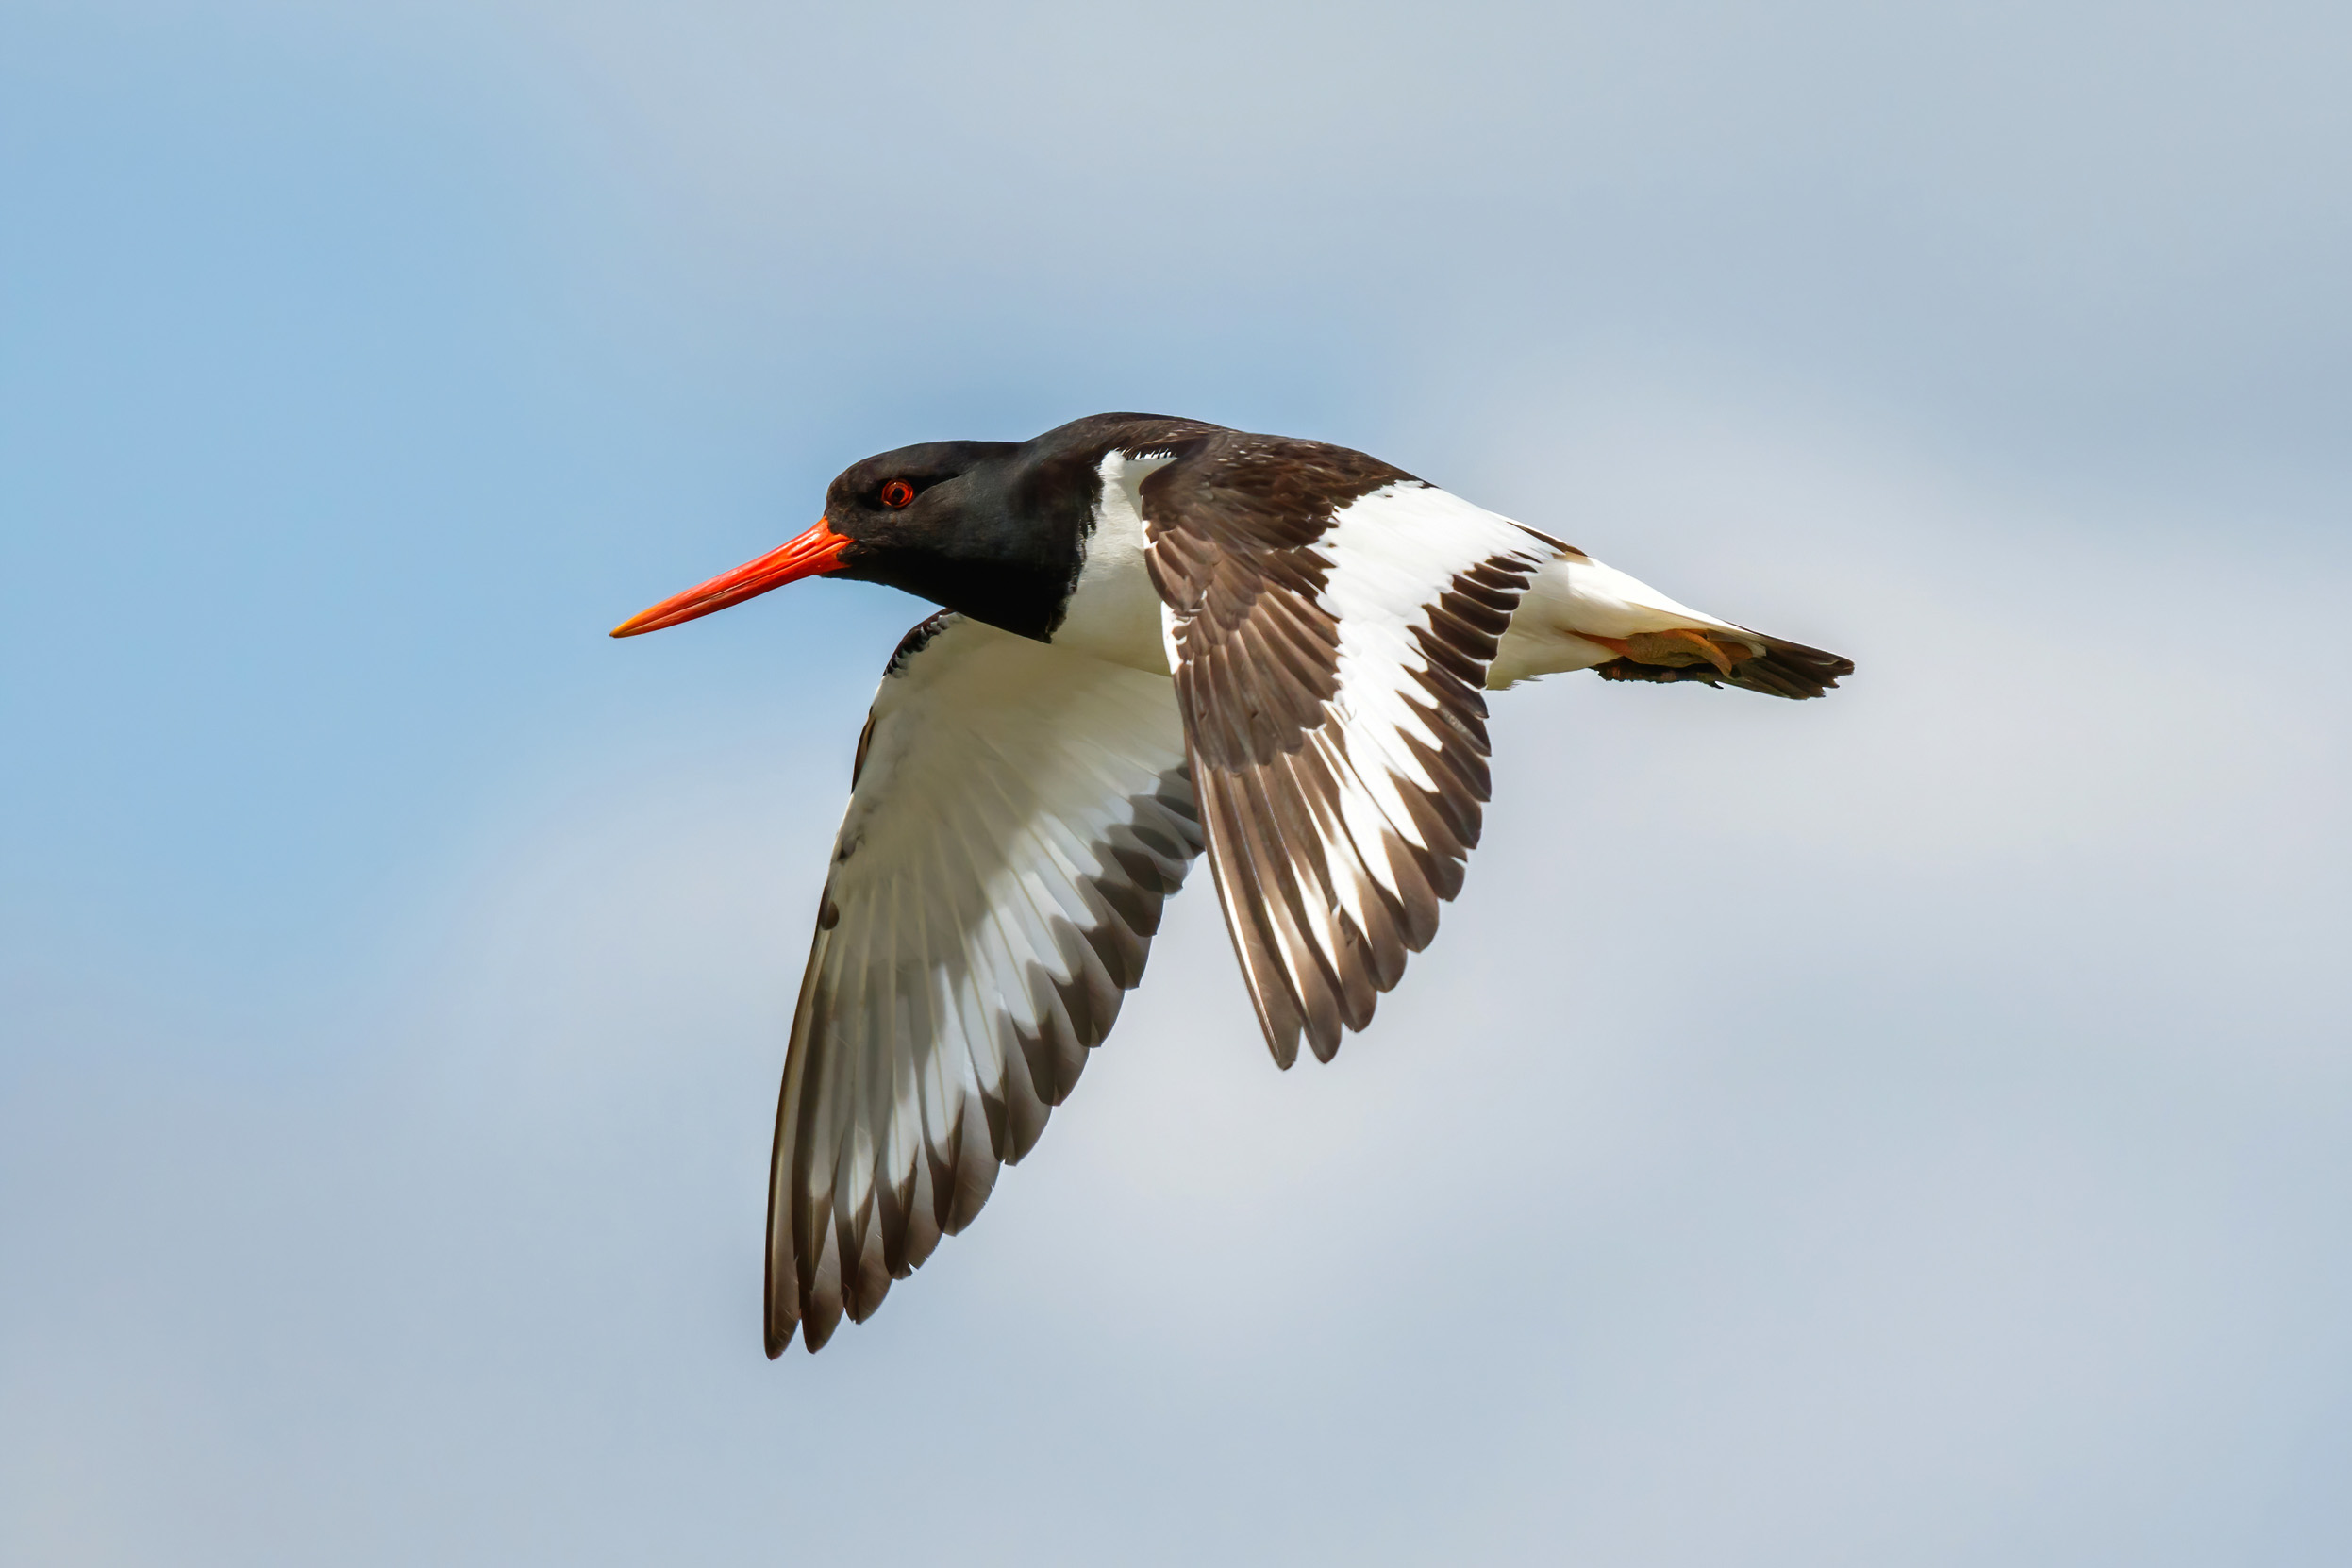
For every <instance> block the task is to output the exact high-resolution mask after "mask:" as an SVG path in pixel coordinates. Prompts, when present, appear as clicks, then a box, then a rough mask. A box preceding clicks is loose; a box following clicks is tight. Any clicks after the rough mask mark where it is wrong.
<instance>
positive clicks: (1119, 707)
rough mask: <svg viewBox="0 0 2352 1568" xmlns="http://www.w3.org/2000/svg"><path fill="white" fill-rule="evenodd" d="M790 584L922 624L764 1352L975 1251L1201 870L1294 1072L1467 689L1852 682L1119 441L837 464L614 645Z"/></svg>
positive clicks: (1382, 521)
mask: <svg viewBox="0 0 2352 1568" xmlns="http://www.w3.org/2000/svg"><path fill="white" fill-rule="evenodd" d="M809 576H835V577H847V578H851V579H853V580H857V581H862V582H879V583H888V584H890V585H891V586H892V587H894V588H900V589H904V590H905V591H907V592H909V593H912V594H914V595H916V596H917V597H919V598H923V599H926V600H928V601H930V602H931V603H933V604H936V605H939V606H941V607H942V609H941V610H940V612H939V613H937V614H935V615H933V616H931V617H930V618H929V619H927V620H926V621H924V622H923V623H922V624H921V625H920V626H916V627H915V628H914V629H913V630H912V631H910V632H909V633H908V634H907V637H906V640H905V641H904V642H901V643H900V644H899V645H898V650H897V652H895V653H894V654H892V656H891V660H890V664H889V666H888V668H886V669H885V670H884V672H883V676H882V684H881V689H880V690H879V691H878V692H876V695H875V699H874V709H873V712H872V715H871V716H870V717H869V718H868V719H867V720H866V726H865V732H864V734H863V735H861V736H860V737H859V742H858V752H857V762H856V765H855V769H854V772H853V773H852V776H851V783H850V799H849V811H848V815H847V818H846V820H844V821H843V823H842V829H841V836H840V838H839V839H838V840H837V841H836V842H835V844H834V848H833V859H832V864H831V867H830V871H829V874H828V876H826V885H825V892H824V894H823V897H822V899H821V900H820V903H819V906H818V911H817V930H816V941H815V945H814V948H813V950H812V951H811V952H810V953H809V969H808V974H807V976H806V978H805V979H804V980H803V981H802V983H801V989H800V1001H799V1006H798V1008H797V1009H796V1011H795V1013H794V1015H793V1019H792V1043H791V1045H790V1048H789V1050H788V1053H787V1055H786V1058H785V1065H784V1090H783V1097H782V1102H781V1104H780V1105H779V1106H778V1108H777V1111H776V1150H775V1163H774V1165H773V1167H772V1171H771V1176H770V1184H769V1199H768V1254H767V1309H766V1328H767V1349H768V1354H769V1355H770V1356H776V1355H778V1354H780V1353H781V1352H782V1351H783V1349H784V1347H785V1346H786V1345H788V1344H790V1343H792V1335H793V1332H794V1330H795V1328H797V1330H798V1332H799V1334H800V1337H801V1339H802V1342H803V1343H806V1344H807V1345H808V1347H809V1349H810V1350H815V1349H817V1348H818V1347H819V1346H821V1345H823V1344H824V1343H825V1342H826V1340H827V1339H828V1338H830V1337H831V1335H832V1333H833V1331H834V1329H835V1328H836V1327H837V1326H839V1324H840V1322H841V1319H842V1314H843V1313H844V1312H845V1313H847V1314H848V1315H849V1316H850V1318H852V1319H853V1320H856V1321H860V1322H862V1321H863V1320H864V1319H865V1318H866V1317H867V1316H868V1315H869V1314H870V1313H872V1312H873V1311H874V1309H876V1307H878V1306H879V1305H880V1304H881V1301H882V1297H883V1295H884V1294H885V1293H887V1292H888V1291H889V1290H890V1286H891V1281H892V1280H893V1279H898V1278H903V1277H905V1276H906V1275H907V1274H908V1273H909V1271H911V1270H913V1269H914V1268H916V1267H917V1266H918V1265H920V1264H921V1263H922V1262H923V1260H924V1259H926V1258H927V1257H929V1256H930V1253H931V1250H932V1248H934V1247H935V1246H937V1245H938V1244H939V1241H940V1238H941V1237H942V1236H944V1235H952V1234H953V1233H955V1232H957V1231H959V1230H961V1229H962V1228H963V1227H964V1226H967V1225H969V1224H970V1223H971V1222H972V1218H973V1216H974V1215H975V1214H976V1213H978V1212H979V1209H980V1206H981V1204H983V1203H984V1202H986V1201H987V1199H988V1194H989V1191H990V1189H991V1188H992V1187H993V1185H994V1183H995V1180H996V1172H997V1168H998V1166H999V1165H1000V1164H1009V1163H1011V1162H1013V1161H1015V1160H1018V1159H1021V1158H1022V1156H1024V1155H1025V1154H1026V1153H1027V1152H1028V1151H1029V1150H1030V1148H1031V1147H1033V1146H1034V1145H1035V1144H1036V1143H1037V1140H1038V1136H1039V1134H1040V1133H1042V1132H1043V1130H1044V1127H1045V1119H1046V1116H1047V1113H1048V1111H1049V1110H1050V1109H1051V1108H1052V1107H1054V1106H1057V1105H1059V1104H1060V1103H1061V1102H1062V1100H1063V1098H1064V1097H1065V1096H1067V1095H1068V1094H1069V1093H1070V1091H1071V1089H1072V1087H1073V1086H1074V1085H1075V1084H1076V1082H1077V1079H1078V1074H1079V1072H1080V1070H1081V1069H1083V1068H1084V1067H1085V1065H1086V1058H1087V1053H1088V1052H1089V1051H1090V1050H1092V1049H1093V1047H1094V1046H1096V1045H1098V1044H1100V1043H1102V1041H1103V1039H1104V1037H1105V1036H1106V1035H1108V1034H1109V1032H1110V1026H1111V1024H1112V1022H1113V1021H1114V1020H1115V1019H1116V1018H1117V1017H1118V1014H1119V1005H1120V1002H1121V1000H1122V998H1123V997H1124V995H1125V993H1126V992H1127V991H1129V990H1131V989H1133V988H1134V986H1135V985H1136V984H1137V983H1138V982H1139V981H1140V980H1141V979H1142V978H1143V960H1144V957H1145V955H1146V953H1147V952H1148V950H1149V948H1150V945H1151V939H1152V936H1153V933H1154V932H1155V931H1157V930H1158V928H1159V916H1160V907H1161V905H1162V903H1163V901H1165V900H1166V899H1167V898H1168V896H1169V895H1170V894H1172V893H1174V892H1176V889H1177V887H1178V886H1179V885H1180V884H1181V883H1182V882H1183V880H1184V877H1185V874H1186V872H1187V871H1188V870H1189V869H1190V867H1191V865H1192V863H1193V859H1194V858H1195V857H1196V856H1198V855H1199V854H1200V853H1201V852H1202V851H1203V850H1204V849H1205V850H1207V851H1208V855H1209V870H1210V873H1211V874H1212V876H1214V878H1215V881H1216V888H1217V897H1218V901H1219V902H1220V903H1221V904H1222V905H1223V907H1224V909H1225V918H1226V928H1227V930H1228V931H1229V932H1230V933H1231V935H1232V938H1233V949H1234V952H1235V953H1236V955H1238V957H1239V958H1240V959H1241V966H1242V975H1243V980H1244V981H1245V982H1246V984H1247V987H1248V990H1249V995H1250V1000H1251V1001H1252V1002H1253V1003H1254V1004H1255V1005H1256V1007H1257V1010H1258V1021H1259V1026H1261V1027H1262V1028H1263V1029H1264V1031H1265V1037H1266V1044H1267V1045H1268V1047H1269V1048H1271V1049H1272V1051H1273V1052H1274V1059H1275V1060H1276V1062H1277V1063H1278V1064H1279V1065H1281V1066H1284V1067H1288V1066H1290V1065H1291V1063H1292V1061H1293V1059H1295V1058H1296V1057H1297V1055H1298V1048H1299V1046H1300V1044H1301V1043H1305V1045H1306V1046H1307V1048H1308V1049H1309V1050H1310V1051H1312V1052H1313V1053H1314V1054H1315V1055H1316V1056H1317V1057H1318V1058H1321V1059H1324V1060H1326V1061H1327V1060H1329V1059H1331V1056H1332V1055H1333V1053H1334V1052H1336V1051H1337V1050H1338V1049H1339V1046H1340V1037H1341V1033H1342V1031H1343V1030H1349V1029H1361V1028H1363V1027H1364V1026H1366V1025H1367V1024H1369V1023H1370V1022H1371V1021H1372V1015H1373V1009H1374V1006H1375V1004H1376V1002H1377V1000H1378V998H1379V996H1380V993H1382V992H1385V991H1387V990H1388V989H1389V988H1390V987H1392V986H1393V985H1395V984H1396V982H1397V979H1398V977H1399V976H1402V975H1403V974H1404V972H1405V959H1406V955H1407V954H1410V953H1414V952H1418V951H1420V950H1421V949H1422V948H1423V947H1426V945H1427V944H1428V942H1429V939H1430V938H1431V936H1432V935H1434V934H1435V932H1436V930H1437V924H1438V907H1439V905H1441V904H1443V902H1445V901H1446V900H1447V899H1450V898H1452V897H1453V896H1454V895H1455V893H1456V892H1459V891H1460V887H1461V883H1462V868H1463V864H1464V862H1465V861H1466V859H1468V857H1469V854H1470V850H1471V847H1472V846H1473V845H1474V844H1476V842H1478V826H1479V815H1480V809H1481V807H1482V806H1483V804H1484V802H1485V801H1486V799H1487V798H1488V782H1487V777H1488V776H1487V732H1486V698H1485V695H1484V693H1485V692H1487V691H1489V690H1500V689H1501V688H1504V687H1508V686H1510V685H1513V684H1514V683H1516V682H1519V681H1522V680H1526V679H1528V678H1530V677H1532V676H1543V675H1551V674H1554V673H1557V672H1560V671H1565V670H1587V669H1589V670H1593V671H1596V672H1598V673H1599V674H1600V675H1601V676H1603V677H1604V678H1607V679H1610V680H1656V681H1682V680H1696V681H1703V682H1706V683H1707V684H1709V685H1710V686H1711V685H1718V684H1720V685H1726V686H1739V687H1744V688H1746V689H1747V690H1749V691H1752V692H1766V693H1768V694H1770V695H1773V696H1777V697H1814V696H1819V695H1821V694H1822V692H1824V691H1825V690H1826V689H1827V688H1828V687H1831V686H1834V685H1836V684H1837V677H1838V676H1843V675H1846V674H1849V673H1850V672H1851V671H1852V670H1853V668H1854V666H1853V664H1852V663H1851V662H1850V661H1849V660H1847V659H1841V658H1839V657H1837V656H1836V655H1834V654H1827V653H1823V652H1821V651H1819V650H1818V649H1814V648H1808V647H1804V646H1801V645H1799V644H1797V643H1793V642H1783V641H1781V640H1780V639H1778V638H1777V637H1767V636H1765V635H1763V634H1762V633H1760V632H1755V631H1750V630H1748V629H1747V628H1746V627H1744V626H1739V625H1737V624H1735V623H1733V622H1730V621H1723V620H1718V619H1716V618H1715V617H1714V616H1711V615H1708V614H1705V613H1702V612H1701V611H1699V610H1695V609H1691V608H1689V607H1688V606H1686V605H1681V604H1677V603H1676V601H1674V600H1673V599H1670V598H1668V597H1666V595H1664V594H1663V593H1660V592H1658V591H1657V590H1655V589H1652V588H1650V587H1648V586H1646V585H1644V584H1643V583H1641V582H1638V581H1636V580H1635V579H1633V578H1632V577H1629V576H1627V575H1626V574H1624V573H1623V572H1619V571H1617V570H1615V569H1613V568H1611V567H1608V566H1604V565H1602V564H1601V563H1600V562H1599V561H1596V560H1594V559H1592V558H1591V557H1590V556H1587V555H1585V554H1584V553H1583V552H1582V551H1580V550H1578V549H1576V548H1575V547H1574V546H1572V545H1569V544H1567V543H1564V542H1561V541H1560V540H1558V539H1555V538H1553V537H1552V536H1551V535H1549V534H1546V533H1543V532H1539V531H1538V530H1536V529H1534V528H1531V527H1529V526H1527V525H1526V524H1524V523H1518V522H1514V521H1512V520H1511V519H1510V518H1508V517H1502V516H1498V515H1497V514H1495V513H1493V512H1491V511H1485V510H1482V509H1479V508H1477V507H1474V506H1472V505H1471V504H1470V503H1469V502H1467V501H1463V500H1460V499H1459V498H1457V497H1456V496H1453V495H1451V494H1448V493H1447V492H1444V491H1443V490H1440V489H1438V488H1437V487H1435V486H1434V485H1429V484H1426V483H1424V482H1423V481H1422V480H1420V479H1417V478H1415V477H1413V476H1412V475H1410V474H1407V473H1405V472H1403V471H1402V470H1400V469H1396V468H1393V467H1391V466H1390V465H1389V464H1387V463H1384V462H1382V461H1380V460H1379V459H1376V458H1370V457H1366V456H1365V455H1364V454H1362V453H1360V452H1353V451H1349V450H1347V449H1346V448H1344V447H1339V446H1329V445H1325V444H1323V443H1321V442H1310V441H1293V440H1287V439H1284V438H1282V437H1278V436H1261V435H1251V434H1247V433H1245V432H1243V431H1240V430H1230V429H1226V428H1225V427H1223V426H1220V425H1207V424H1203V423H1201V422H1200V421H1197V420H1189V419H1169V418H1162V417H1159V416H1155V415H1148V414H1097V415H1095V416H1093V417H1092V418H1089V419H1081V420H1077V421H1075V422H1074V423H1072V424H1069V425H1062V426H1061V427H1060V428H1059V429H1056V430H1049V431H1047V432H1046V433H1045V434H1043V435H1042V436H1039V437H1037V438H1036V439H1035V440H1033V441H1026V442H981V441H963V442H934V443H931V444H928V445H923V446H908V447H902V448H900V449H899V450H897V451H895V452H885V453H883V454H882V455H881V456H879V457H875V458H868V459H866V460H865V461H863V462H861V463H859V464H857V465H855V466H854V467H852V468H850V469H849V470H847V471H846V472H845V473H843V474H842V475H841V476H840V477H839V478H837V479H835V480H834V481H833V484H832V487H831V489H830V490H828V491H827V492H826V501H825V515H824V517H823V518H822V519H820V520H819V521H818V523H817V525H815V526H814V527H812V528H810V529H809V531H808V532H806V533H804V534H802V535H801V536H800V537H798V538H797V539H794V540H792V542H789V543H787V544H784V545H783V546H781V547H780V548H778V549H776V550H774V551H771V552H770V553H769V554H767V555H764V556H762V557H760V558H759V559H757V560H754V561H750V562H748V563H746V564H745V565H743V566H741V567H738V568H737V569H736V570H734V571H732V572H728V573H726V574H725V575H721V576H718V577H714V578H712V579H711V580H710V581H709V582H707V583H704V584H702V585H701V586H700V587H698V588H693V589H690V590H688V591H687V592H684V593H681V594H678V595H677V596H676V598H673V599H669V600H666V601H664V602H663V603H661V604H659V605H656V606H655V607H654V608H652V609H648V610H646V611H645V612H644V613H643V614H642V615H639V616H637V617H636V618H635V619H633V620H631V621H628V622H626V623H625V624H623V625H622V626H619V627H617V628H615V629H614V631H613V633H612V635H613V636H615V637H627V636H634V635H636V634H638V633H641V632H647V631H654V630H657V629H659V628H660V627H663V626H676V625H677V624H678V623H680V622H682V621H689V620H692V619H693V618H695V617H696V616H700V615H707V614H709V613H710V612H711V611H712V610H716V609H724V608H726V606H728V605H732V604H737V603H740V602H742V600H744V599H748V598H750V597H752V596H753V595H754V594H758V593H764V592H767V591H768V590H770V589H773V588H777V587H781V586H782V585H783V584H785V583H788V582H792V581H795V580H797V579H799V578H802V577H809Z"/></svg>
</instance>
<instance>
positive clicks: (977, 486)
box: [825, 441, 1093, 637]
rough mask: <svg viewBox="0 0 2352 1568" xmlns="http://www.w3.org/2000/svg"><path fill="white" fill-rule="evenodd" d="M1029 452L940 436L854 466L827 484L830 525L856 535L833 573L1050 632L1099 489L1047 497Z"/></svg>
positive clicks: (1013, 627) (1034, 633) (1021, 629)
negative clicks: (943, 438)
mask: <svg viewBox="0 0 2352 1568" xmlns="http://www.w3.org/2000/svg"><path fill="white" fill-rule="evenodd" d="M1028 455H1029V449H1028V447H1027V445H1026V443H1022V442H996V441H942V442H926V444H924V445H921V446H902V447H900V448H899V449H898V450H897V451H895V452H884V453H881V454H879V455H877V456H875V457H871V458H868V459H865V460H864V461H863V462H859V463H853V464H851V465H850V466H849V467H848V468H846V469H844V470H842V475H841V476H840V477H839V478H837V479H835V480H834V481H833V483H832V484H831V485H830V486H828V487H827V488H826V492H825V521H826V525H827V526H828V527H830V528H831V529H832V530H833V531H834V532H835V533H837V534H840V535H842V537H843V538H845V539H847V540H848V541H849V547H848V548H847V549H846V550H844V551H843V552H842V558H841V566H840V568H839V569H838V570H836V571H834V572H833V573H831V574H829V575H833V576H841V577H850V578H854V579H856V580H858V581H859V582H878V583H886V584H888V585H889V586H890V587H892V588H897V589H903V590H905V591H906V592H909V593H912V594H913V595H915V596H916V597H917V598H920V599H928V600H929V601H931V603H933V604H935V605H942V606H944V607H946V608H947V609H954V610H960V611H961V612H962V613H964V614H966V615H969V616H971V617H973V618H974V619H975V620H979V621H986V622H988V623H989V624H990V625H992V626H1002V627H1003V628H1004V629H1005V630H1007V631H1012V632H1018V633H1020V634H1022V635H1023V636H1025V637H1043V636H1044V635H1045V634H1046V633H1047V632H1048V631H1050V630H1051V629H1052V627H1053V624H1054V621H1055V619H1056V618H1057V617H1058V616H1059V613H1060V609H1061V603H1062V600H1063V598H1064V597H1065V596H1066V595H1067V594H1068V592H1069V588H1070V583H1071V581H1072V579H1073V577H1074V576H1075V575H1076V570H1077V561H1078V551H1079V547H1080V546H1079V540H1080V537H1081V535H1082V533H1083V531H1084V528H1085V524H1086V518H1087V515H1088V513H1089V511H1090V509H1091V508H1092V506H1093V494H1092V492H1089V491H1085V490H1082V489H1081V490H1079V491H1076V492H1072V493H1071V494H1069V495H1067V496H1064V497H1059V498H1054V497H1041V496H1040V495H1039V494H1037V491H1038V488H1039V487H1038V485H1037V483H1036V477H1037V476H1036V475H1035V473H1034V471H1033V465H1032V464H1029V463H1025V462H1024V461H1023V459H1024V458H1025V457H1026V456H1028ZM1056 499H1059V501H1060V504H1059V505H1056V504H1054V502H1055V500H1056ZM1041 501H1043V502H1044V503H1045V504H1044V505H1043V506H1041V505H1040V503H1041Z"/></svg>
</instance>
